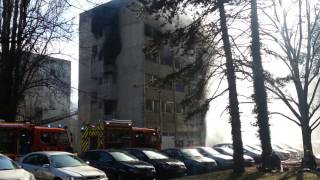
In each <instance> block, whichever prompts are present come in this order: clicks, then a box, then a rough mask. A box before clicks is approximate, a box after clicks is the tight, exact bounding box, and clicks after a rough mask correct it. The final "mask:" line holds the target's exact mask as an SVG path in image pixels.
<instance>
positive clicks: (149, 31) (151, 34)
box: [144, 24, 161, 38]
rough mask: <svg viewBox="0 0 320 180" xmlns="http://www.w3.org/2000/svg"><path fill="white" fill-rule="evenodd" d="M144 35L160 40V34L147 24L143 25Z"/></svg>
mask: <svg viewBox="0 0 320 180" xmlns="http://www.w3.org/2000/svg"><path fill="white" fill-rule="evenodd" d="M144 34H145V35H146V36H147V37H150V38H160V37H161V32H160V31H159V30H157V29H156V28H154V27H152V26H150V25H149V24H145V25H144Z"/></svg>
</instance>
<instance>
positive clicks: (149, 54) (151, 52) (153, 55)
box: [145, 47, 160, 64]
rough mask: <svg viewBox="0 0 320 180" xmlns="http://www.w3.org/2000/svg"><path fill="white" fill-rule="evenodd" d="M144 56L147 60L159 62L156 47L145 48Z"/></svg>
mask: <svg viewBox="0 0 320 180" xmlns="http://www.w3.org/2000/svg"><path fill="white" fill-rule="evenodd" d="M155 48H156V47H155ZM145 58H146V60H147V61H150V62H154V63H157V64H159V63H160V53H159V51H158V50H157V49H154V48H153V49H151V48H150V49H146V52H145Z"/></svg>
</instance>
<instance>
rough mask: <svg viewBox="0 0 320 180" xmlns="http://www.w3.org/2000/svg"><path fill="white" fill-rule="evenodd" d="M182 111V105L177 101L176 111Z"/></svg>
mask: <svg viewBox="0 0 320 180" xmlns="http://www.w3.org/2000/svg"><path fill="white" fill-rule="evenodd" d="M183 112H184V109H183V107H182V105H181V104H179V103H176V113H179V114H180V113H183Z"/></svg>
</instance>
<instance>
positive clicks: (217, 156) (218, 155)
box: [212, 154, 233, 160]
mask: <svg viewBox="0 0 320 180" xmlns="http://www.w3.org/2000/svg"><path fill="white" fill-rule="evenodd" d="M212 158H220V159H224V160H233V157H232V156H229V155H225V154H214V155H212Z"/></svg>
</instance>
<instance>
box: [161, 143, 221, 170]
mask: <svg viewBox="0 0 320 180" xmlns="http://www.w3.org/2000/svg"><path fill="white" fill-rule="evenodd" d="M162 152H163V153H164V154H166V155H167V156H169V157H171V158H174V159H178V160H180V161H182V162H183V163H184V164H185V165H186V167H187V174H189V175H192V174H201V173H207V172H210V171H214V170H215V169H217V163H216V161H215V160H213V159H211V158H207V157H204V156H203V155H201V154H200V153H199V152H198V151H197V150H196V149H193V148H181V149H178V148H172V149H165V150H163V151H162Z"/></svg>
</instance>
